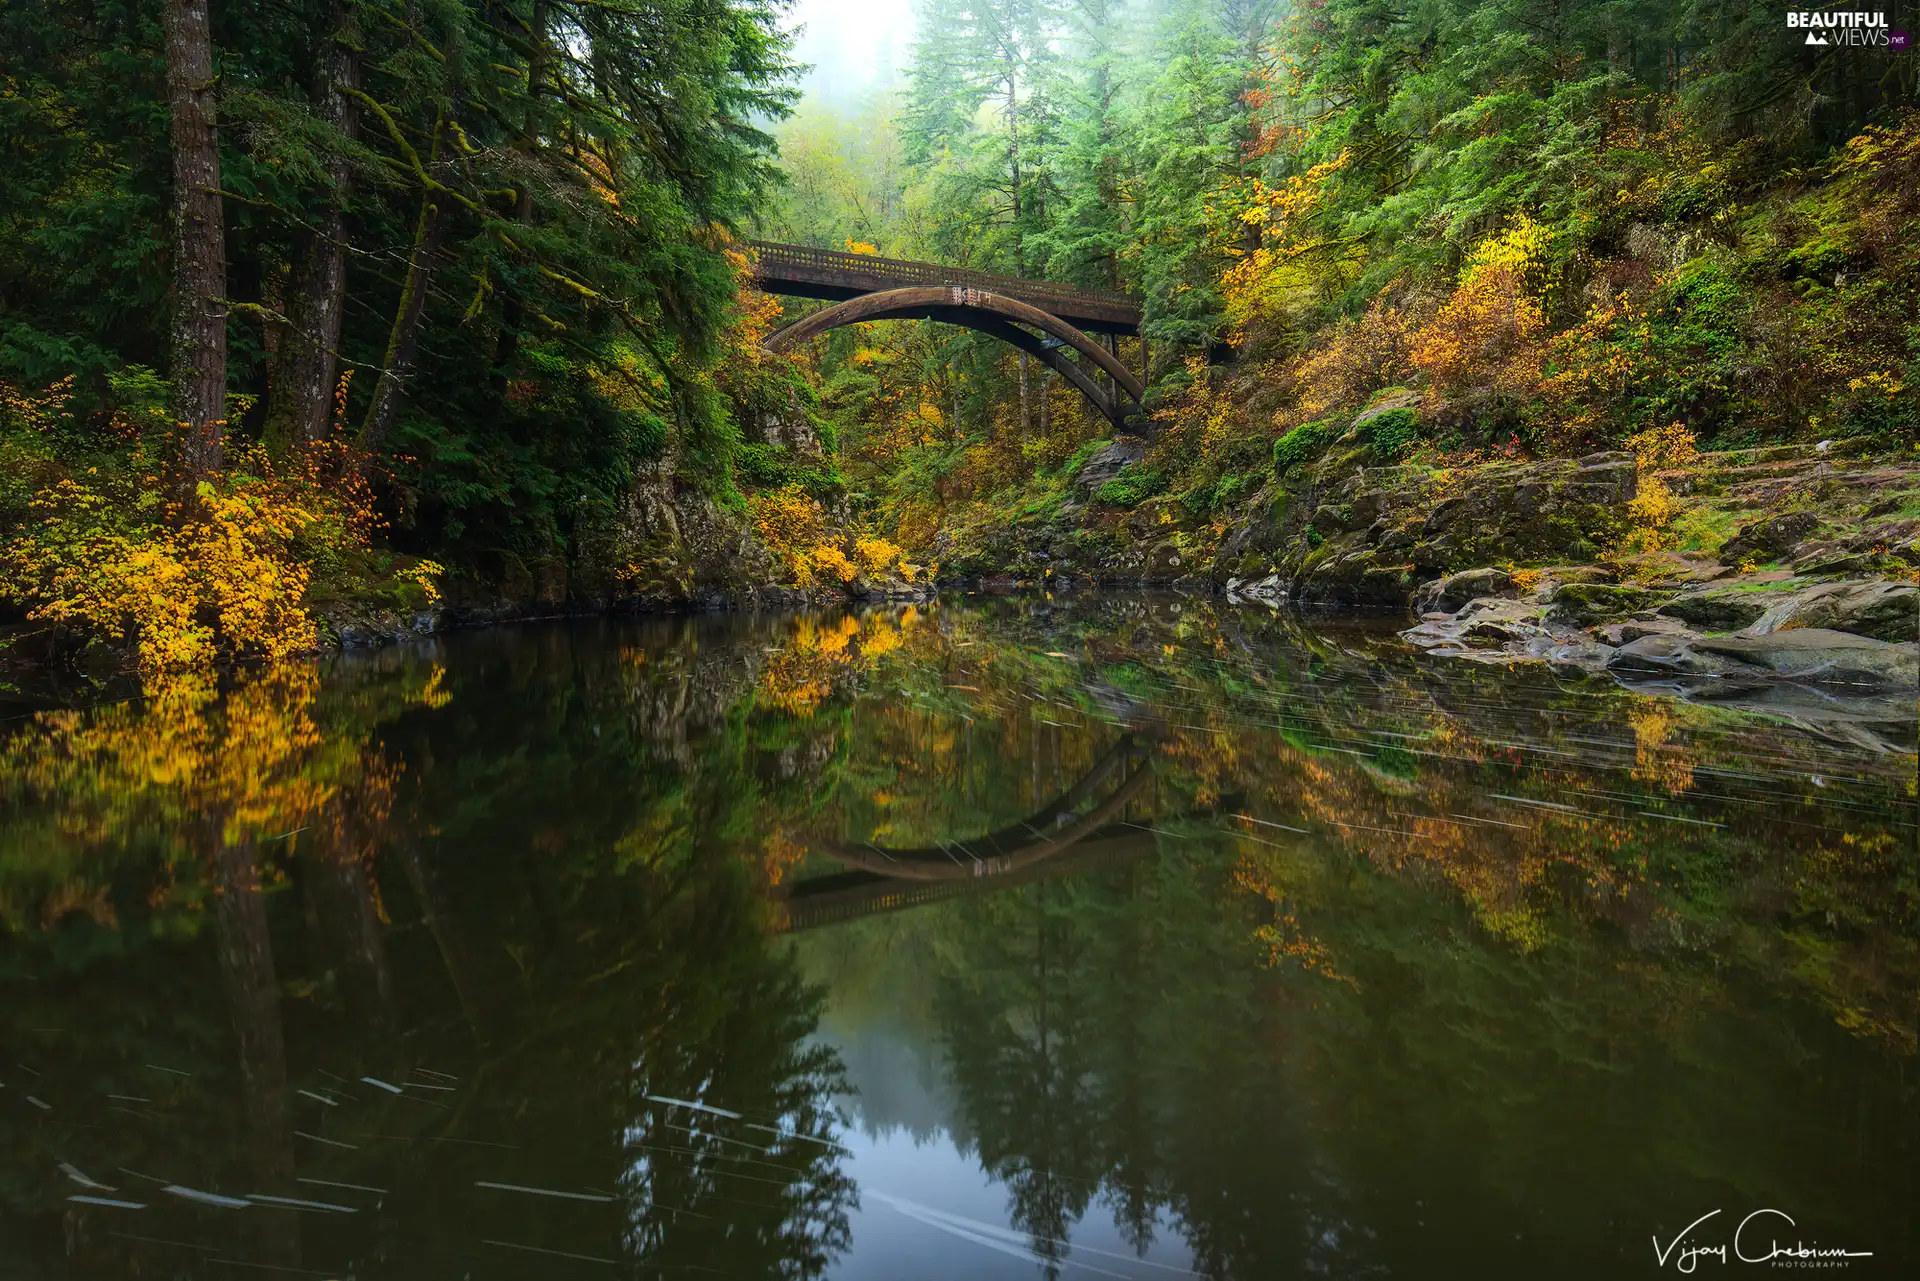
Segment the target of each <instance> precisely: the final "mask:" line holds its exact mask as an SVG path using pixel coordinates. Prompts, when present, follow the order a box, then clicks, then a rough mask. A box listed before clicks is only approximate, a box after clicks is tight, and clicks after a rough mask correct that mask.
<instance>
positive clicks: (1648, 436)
mask: <svg viewBox="0 0 1920 1281" xmlns="http://www.w3.org/2000/svg"><path fill="white" fill-rule="evenodd" d="M1627 448H1628V449H1630V450H1632V451H1633V456H1634V459H1635V460H1636V461H1637V462H1638V463H1639V465H1640V469H1641V470H1642V471H1664V470H1667V469H1668V468H1672V467H1688V466H1691V465H1692V464H1693V463H1695V462H1697V461H1698V460H1699V458H1700V442H1699V439H1698V438H1697V437H1695V436H1694V434H1693V433H1692V432H1691V431H1689V430H1688V429H1687V426H1686V424H1684V423H1670V424H1668V425H1667V426H1665V427H1649V428H1647V429H1646V430H1645V431H1640V432H1635V433H1634V434H1633V435H1631V436H1629V437H1627Z"/></svg>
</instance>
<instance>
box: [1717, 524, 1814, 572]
mask: <svg viewBox="0 0 1920 1281" xmlns="http://www.w3.org/2000/svg"><path fill="white" fill-rule="evenodd" d="M1819 528H1820V517H1819V515H1818V514H1817V513H1815V512H1810V511H1797V512H1781V513H1780V514H1779V515H1777V516H1763V517H1761V518H1760V519H1759V520H1756V521H1751V522H1749V523H1748V524H1745V525H1742V526H1741V527H1740V529H1739V530H1738V532H1736V533H1735V534H1734V536H1733V537H1732V538H1729V539H1728V540H1727V541H1726V542H1725V543H1724V544H1723V545H1722V546H1721V548H1720V560H1721V562H1722V563H1724V564H1728V565H1738V564H1739V563H1740V562H1742V561H1744V560H1746V559H1748V558H1749V557H1752V558H1754V559H1757V560H1777V559H1778V558H1780V557H1781V556H1784V555H1786V554H1787V552H1788V551H1790V550H1791V549H1792V548H1793V546H1794V545H1795V544H1796V543H1801V542H1805V541H1806V540H1807V538H1808V537H1809V536H1810V535H1811V534H1812V533H1813V532H1814V531H1815V530H1817V529H1819Z"/></svg>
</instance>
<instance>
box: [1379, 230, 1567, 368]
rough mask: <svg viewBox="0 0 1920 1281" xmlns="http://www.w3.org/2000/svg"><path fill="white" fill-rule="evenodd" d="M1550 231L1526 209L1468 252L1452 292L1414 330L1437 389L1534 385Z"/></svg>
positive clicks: (1420, 362)
mask: <svg viewBox="0 0 1920 1281" xmlns="http://www.w3.org/2000/svg"><path fill="white" fill-rule="evenodd" d="M1548 235H1549V233H1548V231H1547V229H1546V228H1545V227H1543V226H1542V225H1541V224H1539V223H1537V222H1535V221H1534V220H1533V219H1531V218H1528V217H1526V216H1525V215H1522V216H1521V217H1520V219H1519V220H1518V221H1517V222H1516V223H1515V224H1514V225H1513V226H1512V227H1510V228H1508V229H1507V230H1506V231H1503V232H1501V233H1499V234H1498V235H1494V236H1490V237H1488V238H1487V239H1486V240H1484V241H1482V242H1481V243H1480V245H1479V246H1478V247H1476V248H1475V249H1474V251H1473V253H1472V254H1470V255H1469V256H1468V258H1467V261H1466V265H1465V266H1463V267H1462V268H1461V270H1460V282H1459V284H1458V285H1456V286H1455V287H1454V291H1453V294H1452V295H1451V296H1450V297H1449V298H1448V299H1447V300H1446V301H1445V302H1444V303H1442V304H1441V305H1440V310H1439V311H1438V312H1437V313H1436V314H1435V315H1434V317H1433V319H1432V320H1430V321H1428V322H1427V323H1426V324H1425V325H1423V326H1421V328H1420V329H1419V330H1418V331H1417V332H1416V333H1415V334H1414V335H1413V340H1412V350H1411V352H1410V359H1411V360H1412V362H1413V364H1414V366H1415V367H1416V368H1418V369H1419V370H1420V371H1421V372H1422V373H1424V374H1426V376H1427V378H1428V379H1429V380H1430V382H1431V383H1432V385H1433V387H1434V389H1435V390H1436V391H1438V392H1440V393H1441V394H1443V395H1448V394H1458V393H1460V392H1465V391H1471V390H1480V389H1488V388H1490V389H1493V390H1496V391H1508V392H1519V391H1530V390H1532V388H1533V386H1534V384H1535V383H1536V382H1537V381H1538V380H1539V377H1540V363H1541V352H1540V350H1539V346H1538V342H1539V339H1540V335H1541V333H1542V331H1543V330H1544V329H1545V328H1546V323H1547V320H1546V311H1545V309H1544V308H1543V307H1542V306H1541V303H1540V299H1539V297H1538V296H1537V294H1536V291H1535V286H1534V284H1533V277H1535V276H1537V275H1538V272H1539V269H1540V267H1541V264H1542V262H1543V259H1544V255H1545V251H1546V247H1547V241H1548Z"/></svg>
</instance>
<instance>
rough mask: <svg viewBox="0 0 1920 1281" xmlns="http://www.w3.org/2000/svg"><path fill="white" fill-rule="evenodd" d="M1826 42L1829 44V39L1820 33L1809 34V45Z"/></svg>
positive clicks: (1810, 32)
mask: <svg viewBox="0 0 1920 1281" xmlns="http://www.w3.org/2000/svg"><path fill="white" fill-rule="evenodd" d="M1826 42H1827V38H1826V37H1825V36H1823V35H1821V34H1820V33H1819V32H1818V31H1809V32H1807V43H1808V44H1825V43H1826Z"/></svg>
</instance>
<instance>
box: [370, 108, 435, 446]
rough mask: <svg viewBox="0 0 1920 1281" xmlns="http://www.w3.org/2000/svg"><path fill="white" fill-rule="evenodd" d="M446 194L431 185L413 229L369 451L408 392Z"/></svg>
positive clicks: (381, 437) (376, 397)
mask: <svg viewBox="0 0 1920 1281" xmlns="http://www.w3.org/2000/svg"><path fill="white" fill-rule="evenodd" d="M445 131H446V122H445V121H444V120H443V121H439V122H436V123H435V125H434V130H433V151H432V160H431V161H430V162H429V170H428V172H432V168H433V167H437V165H438V162H439V159H440V137H441V135H442V134H443V133H444V132H445ZM445 203H446V197H444V196H443V195H441V194H440V193H439V192H437V191H435V190H434V189H433V188H431V187H429V188H427V189H426V190H425V191H422V192H421V193H420V219H419V221H418V222H417V223H415V225H414V229H413V252H412V253H411V254H410V255H409V256H408V258H407V278H406V281H405V283H404V284H402V285H401V286H400V304H399V306H398V307H396V308H395V309H394V313H393V328H392V330H391V331H390V332H389V333H388V335H387V355H386V359H385V360H384V361H382V362H381V368H380V381H379V382H378V383H376V384H375V385H374V388H373V403H372V404H371V405H369V406H368V407H367V418H366V422H365V423H364V424H363V425H362V426H361V428H360V442H361V444H362V445H363V446H365V448H366V450H367V452H368V453H375V452H377V451H378V450H379V449H380V447H381V446H382V445H383V444H385V443H386V438H387V433H388V432H390V431H392V430H393V420H394V418H395V417H396V416H397V415H398V414H399V412H400V399H401V397H402V396H403V395H404V394H405V392H406V382H407V375H408V373H409V372H410V371H411V370H412V368H413V356H414V352H415V351H417V350H418V349H419V346H420V320H421V317H422V316H424V315H425V314H426V310H427V288H428V286H430V285H431V284H432V283H433V260H434V258H435V256H436V255H437V254H438V253H439V250H440V219H441V215H442V211H443V208H444V206H445Z"/></svg>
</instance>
